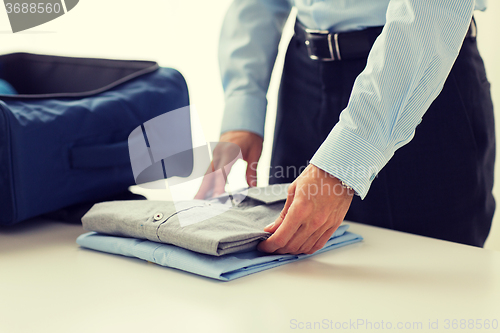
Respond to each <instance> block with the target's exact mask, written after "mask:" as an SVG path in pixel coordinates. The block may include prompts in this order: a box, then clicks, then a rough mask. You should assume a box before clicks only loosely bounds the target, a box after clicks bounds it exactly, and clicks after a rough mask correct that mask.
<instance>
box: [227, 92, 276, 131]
mask: <svg viewBox="0 0 500 333" xmlns="http://www.w3.org/2000/svg"><path fill="white" fill-rule="evenodd" d="M266 107H267V100H266V98H259V97H257V96H252V95H234V96H231V97H229V98H227V99H226V106H225V108H224V116H223V117H222V125H221V134H222V133H224V132H228V131H249V132H252V133H255V134H258V135H260V136H261V137H262V138H263V137H264V124H265V122H266Z"/></svg>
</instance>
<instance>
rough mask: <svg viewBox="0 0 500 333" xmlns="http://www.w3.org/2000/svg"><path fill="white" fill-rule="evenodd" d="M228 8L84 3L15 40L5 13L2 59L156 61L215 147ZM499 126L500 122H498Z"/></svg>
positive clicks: (492, 11)
mask: <svg viewBox="0 0 500 333" xmlns="http://www.w3.org/2000/svg"><path fill="white" fill-rule="evenodd" d="M12 2H14V0H13V1H12ZM230 3H231V1H230V0H217V1H203V0H191V1H173V0H143V1H134V2H132V1H124V0H121V1H119V0H106V1H102V0H101V1H98V0H81V1H80V3H79V4H78V5H77V6H76V7H75V8H74V9H73V10H72V11H70V12H69V13H68V14H66V15H64V16H62V17H60V18H58V19H56V20H54V21H52V22H49V23H46V24H44V25H42V26H39V27H36V28H33V29H30V30H28V31H25V32H20V33H16V34H12V32H11V30H10V25H9V22H8V17H7V14H6V13H5V11H4V10H0V53H10V52H18V51H26V52H35V53H44V54H56V55H68V56H84V57H85V56H88V57H105V58H119V59H146V60H156V61H158V62H159V63H160V65H162V66H168V67H174V68H176V69H178V70H180V71H181V72H182V73H183V74H184V76H185V78H186V80H187V82H188V85H189V89H190V95H191V104H192V105H194V106H195V107H196V109H197V111H198V115H199V118H200V121H201V124H202V127H203V131H204V134H205V138H206V139H207V141H217V139H218V136H219V129H220V121H221V117H222V109H223V96H222V89H221V85H220V80H219V75H218V64H217V41H218V36H219V31H220V27H221V24H222V19H223V16H224V14H225V11H226V9H227V7H228V6H229V4H230ZM489 6H490V7H489V10H488V11H487V12H485V13H477V14H476V18H477V21H478V26H479V27H478V28H479V37H478V43H479V47H480V50H481V52H482V55H483V58H484V61H485V63H486V68H487V72H488V76H489V80H490V82H491V84H492V93H493V99H494V100H493V102H494V104H495V105H497V106H498V107H497V109H498V108H500V64H499V63H498V59H499V57H500V45H499V43H498V40H499V39H498V35H499V33H500V23H499V20H498V17H500V3H499V1H497V0H490V5H489ZM290 34H291V31H290V29H288V30H287V33H286V36H287V37H288V38H289V36H290ZM285 39H286V38H285ZM284 44H286V43H284ZM282 46H284V45H282ZM282 49H283V47H282ZM281 62H282V59H279V60H278V63H281ZM277 67H279V66H277ZM279 75H280V73H279V71H277V72H276V73H274V74H273V78H272V82H271V88H270V91H269V94H268V95H269V110H268V118H267V122H266V140H265V147H264V152H263V157H262V159H261V163H260V166H259V170H258V171H259V185H265V184H266V183H267V175H268V173H267V170H268V166H269V161H270V152H271V149H270V148H271V144H272V128H273V126H274V114H275V113H274V112H275V107H276V97H275V96H276V92H277V88H278V85H277V83H278V82H279ZM497 119H500V116H498V117H497ZM497 121H500V120H497ZM497 128H500V127H497ZM499 142H500V140H499ZM499 145H500V144H499ZM243 170H244V164H243V163H240V164H239V165H238V166H237V167H236V168H235V170H234V171H233V174H232V175H231V179H233V180H234V182H236V183H238V184H242V183H243V175H244V172H243ZM496 170H497V175H500V163H497V169H496ZM497 178H498V177H497ZM494 192H495V194H496V197H497V198H500V181H497V182H496V185H495V189H494ZM444 195H446V194H445V193H444ZM499 200H500V199H499ZM499 210H500V209H499ZM499 220H500V214H496V215H495V218H494V223H493V229H492V232H491V234H490V237H489V239H488V241H487V243H486V247H487V248H490V249H496V250H500V221H499Z"/></svg>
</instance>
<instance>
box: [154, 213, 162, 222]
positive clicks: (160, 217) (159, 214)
mask: <svg viewBox="0 0 500 333" xmlns="http://www.w3.org/2000/svg"><path fill="white" fill-rule="evenodd" d="M162 218H163V214H162V213H156V214H155V216H154V217H153V219H154V220H155V221H160V220H161V219H162Z"/></svg>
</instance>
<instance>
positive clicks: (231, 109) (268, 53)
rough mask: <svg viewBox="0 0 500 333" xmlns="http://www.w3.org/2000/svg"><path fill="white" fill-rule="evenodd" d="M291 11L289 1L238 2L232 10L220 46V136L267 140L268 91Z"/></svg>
mask: <svg viewBox="0 0 500 333" xmlns="http://www.w3.org/2000/svg"><path fill="white" fill-rule="evenodd" d="M290 11H291V5H290V4H289V2H288V1H287V0H235V1H234V2H233V3H232V5H231V6H230V8H229V10H228V12H227V14H226V17H225V19H224V23H223V27H222V32H221V36H220V42H219V67H220V72H221V78H222V85H223V88H224V97H225V108H224V116H223V118H222V127H221V133H224V132H227V131H231V130H246V131H250V132H253V133H256V134H258V135H260V136H262V137H264V123H265V115H266V107H267V99H266V94H267V89H268V87H269V81H270V79H271V72H272V69H273V66H274V62H275V60H276V55H277V53H278V45H279V41H280V38H281V34H282V31H283V26H284V24H285V22H286V19H287V18H288V16H289V14H290Z"/></svg>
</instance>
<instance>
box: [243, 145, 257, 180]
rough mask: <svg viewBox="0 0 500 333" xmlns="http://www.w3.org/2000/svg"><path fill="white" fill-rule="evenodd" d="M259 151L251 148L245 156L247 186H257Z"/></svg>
mask: <svg viewBox="0 0 500 333" xmlns="http://www.w3.org/2000/svg"><path fill="white" fill-rule="evenodd" d="M259 157H260V152H259V151H258V150H256V149H254V150H252V151H251V152H250V154H249V156H248V158H247V160H246V161H247V171H246V178H247V183H248V186H250V187H255V186H257V165H258V163H259Z"/></svg>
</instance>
